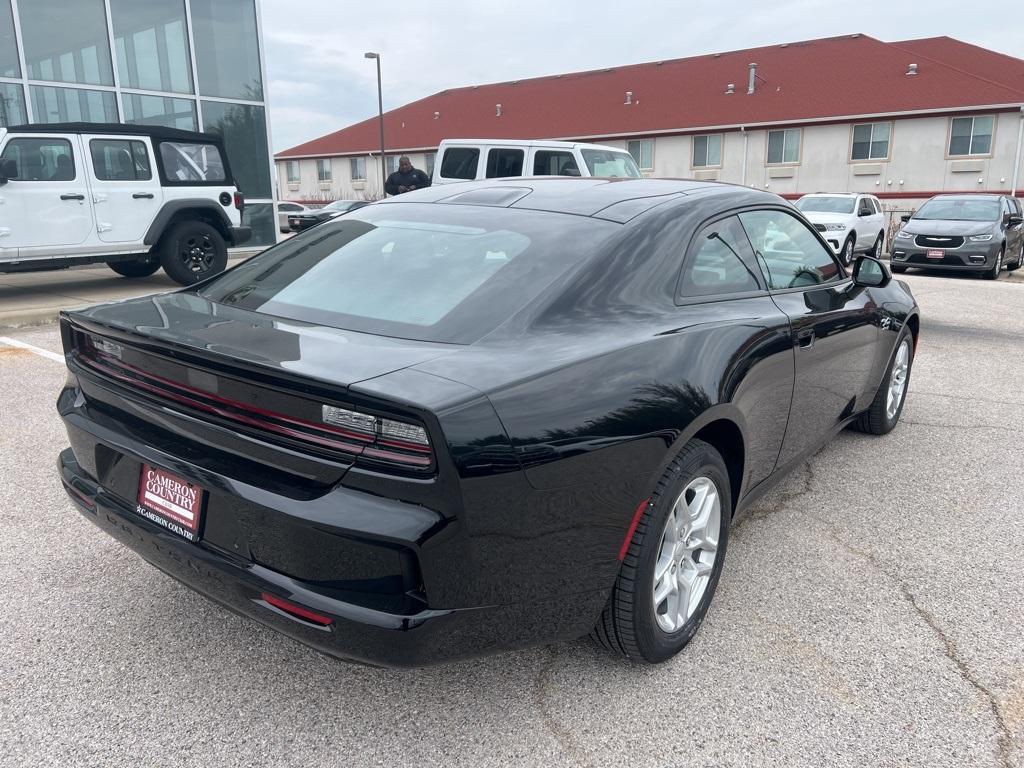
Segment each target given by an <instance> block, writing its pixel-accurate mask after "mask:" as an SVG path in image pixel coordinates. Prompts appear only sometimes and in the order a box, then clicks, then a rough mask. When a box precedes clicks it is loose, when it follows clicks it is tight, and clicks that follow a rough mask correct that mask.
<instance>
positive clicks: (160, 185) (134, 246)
mask: <svg viewBox="0 0 1024 768" xmlns="http://www.w3.org/2000/svg"><path fill="white" fill-rule="evenodd" d="M243 203H244V201H243V199H242V195H241V193H240V192H239V191H238V189H237V188H236V186H235V182H234V178H233V177H232V175H231V168H230V166H229V165H228V158H227V154H226V153H225V152H224V147H223V144H222V143H221V140H220V138H219V137H217V136H213V135H209V134H203V133H195V132H192V131H181V130H176V129H173V128H163V127H159V126H142V125H121V124H97V123H66V124H57V125H55V124H50V125H23V126H17V127H13V128H7V129H3V128H0V272H25V271H35V270H46V269H63V268H65V267H70V266H74V265H77V264H90V263H97V262H99V263H106V264H108V265H109V266H110V268H111V269H112V270H114V271H115V272H117V273H118V274H119V275H124V276H126V277H145V276H147V275H151V274H153V273H154V272H156V271H157V270H158V269H160V267H163V268H164V271H165V272H166V273H167V274H168V275H169V276H170V277H171V278H172V279H173V280H175V281H177V282H178V283H181V284H182V285H190V284H192V283H196V282H199V281H200V280H204V279H206V278H207V277H210V276H212V275H215V274H217V273H218V272H221V271H223V270H224V267H225V266H226V265H227V258H228V257H227V247H228V246H229V245H240V244H242V243H244V242H245V241H246V240H248V239H249V235H250V229H249V227H245V226H242V208H243Z"/></svg>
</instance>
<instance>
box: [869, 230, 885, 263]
mask: <svg viewBox="0 0 1024 768" xmlns="http://www.w3.org/2000/svg"><path fill="white" fill-rule="evenodd" d="M884 246H885V234H884V233H882V232H879V233H878V237H876V238H875V244H874V245H872V246H871V250H869V251H868V252H867V254H868V256H871V257H872V258H875V259H877V258H878V257H879V256H881V254H882V250H883V248H884Z"/></svg>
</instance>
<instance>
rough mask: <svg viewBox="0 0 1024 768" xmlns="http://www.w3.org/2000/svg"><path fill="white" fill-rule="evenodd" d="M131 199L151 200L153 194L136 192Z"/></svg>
mask: <svg viewBox="0 0 1024 768" xmlns="http://www.w3.org/2000/svg"><path fill="white" fill-rule="evenodd" d="M132 197H133V198H135V199H136V200H152V199H153V193H152V192H136V193H135V194H134V195H132Z"/></svg>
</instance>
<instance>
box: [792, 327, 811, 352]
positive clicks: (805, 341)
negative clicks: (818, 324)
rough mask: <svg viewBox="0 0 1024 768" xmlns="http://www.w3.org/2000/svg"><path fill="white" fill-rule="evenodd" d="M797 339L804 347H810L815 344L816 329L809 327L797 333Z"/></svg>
mask: <svg viewBox="0 0 1024 768" xmlns="http://www.w3.org/2000/svg"><path fill="white" fill-rule="evenodd" d="M796 340H797V341H798V342H799V343H800V346H801V347H802V348H803V349H810V348H811V347H813V346H814V330H813V329H811V328H807V329H805V330H802V331H800V332H799V333H798V334H797V335H796Z"/></svg>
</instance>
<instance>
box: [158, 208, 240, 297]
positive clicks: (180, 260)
mask: <svg viewBox="0 0 1024 768" xmlns="http://www.w3.org/2000/svg"><path fill="white" fill-rule="evenodd" d="M227 264H228V248H227V245H225V244H224V238H223V237H221V235H220V232H218V231H217V230H216V229H214V228H213V227H212V226H210V225H209V224H207V223H206V222H203V221H181V222H178V223H177V224H175V225H174V226H173V227H171V229H170V230H169V231H168V232H167V234H165V235H164V236H163V238H162V239H161V241H160V265H161V266H162V267H163V268H164V272H166V273H167V274H168V276H169V277H170V278H171V279H172V280H173V281H174V282H176V283H180V284H181V285H193V284H194V283H198V282H200V281H201V280H205V279H206V278H208V277H213V276H214V275H216V274H219V273H220V272H223V271H224V268H225V267H226V266H227Z"/></svg>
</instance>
